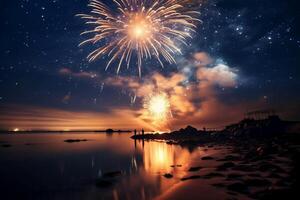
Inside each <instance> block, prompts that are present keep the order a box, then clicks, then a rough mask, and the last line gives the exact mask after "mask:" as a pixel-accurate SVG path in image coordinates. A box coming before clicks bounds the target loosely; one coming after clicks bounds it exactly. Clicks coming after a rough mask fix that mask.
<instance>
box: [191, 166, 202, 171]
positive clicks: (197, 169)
mask: <svg viewBox="0 0 300 200" xmlns="http://www.w3.org/2000/svg"><path fill="white" fill-rule="evenodd" d="M200 169H202V167H191V168H190V169H189V172H195V171H199V170H200Z"/></svg>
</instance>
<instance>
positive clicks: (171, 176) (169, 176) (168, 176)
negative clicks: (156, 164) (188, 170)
mask: <svg viewBox="0 0 300 200" xmlns="http://www.w3.org/2000/svg"><path fill="white" fill-rule="evenodd" d="M164 177H165V178H173V175H172V174H169V173H167V174H164Z"/></svg>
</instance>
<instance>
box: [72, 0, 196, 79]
mask: <svg viewBox="0 0 300 200" xmlns="http://www.w3.org/2000/svg"><path fill="white" fill-rule="evenodd" d="M113 2H114V4H115V5H116V7H117V10H114V11H113V10H111V9H110V8H108V7H107V6H106V5H105V4H104V3H102V2H100V1H97V0H91V1H90V3H89V4H88V6H89V7H90V8H91V13H90V14H79V15H77V16H80V17H81V18H83V19H85V20H86V24H91V25H93V26H94V29H92V30H88V31H85V32H83V33H82V34H91V38H89V39H87V40H85V41H83V42H82V43H81V44H80V45H79V46H81V45H83V44H86V43H92V44H93V45H95V46H97V49H95V50H94V51H93V52H91V53H90V54H89V55H88V56H87V58H88V60H89V61H90V62H91V61H94V60H95V59H97V58H99V57H102V56H108V57H109V61H108V63H107V65H106V68H105V70H106V69H107V68H108V67H109V66H110V65H111V64H112V63H114V62H116V63H117V73H118V72H119V70H120V68H121V66H122V65H123V64H126V65H127V68H129V65H130V62H131V60H133V58H135V59H136V61H135V62H137V66H138V69H139V75H140V76H141V67H142V61H143V60H146V59H152V58H154V59H156V60H157V61H158V62H159V63H160V65H161V66H162V67H163V62H162V58H163V59H164V60H165V61H167V62H168V63H170V64H172V63H175V59H174V55H175V54H176V53H181V50H180V48H179V47H178V44H182V43H183V44H185V45H187V42H186V40H187V39H188V38H191V32H194V31H195V28H196V25H195V24H196V22H197V21H199V20H198V19H197V18H196V16H197V15H199V13H198V12H196V11H192V10H190V9H189V8H185V7H184V6H183V5H181V4H180V3H178V2H180V1H178V0H113ZM182 2H184V1H182Z"/></svg>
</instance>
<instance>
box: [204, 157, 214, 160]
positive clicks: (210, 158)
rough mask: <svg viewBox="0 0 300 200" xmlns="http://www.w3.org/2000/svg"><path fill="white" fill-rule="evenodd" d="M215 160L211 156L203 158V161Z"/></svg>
mask: <svg viewBox="0 0 300 200" xmlns="http://www.w3.org/2000/svg"><path fill="white" fill-rule="evenodd" d="M213 159H214V158H213V157H211V156H204V157H202V158H201V160H213Z"/></svg>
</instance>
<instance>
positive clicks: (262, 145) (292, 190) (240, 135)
mask: <svg viewBox="0 0 300 200" xmlns="http://www.w3.org/2000/svg"><path fill="white" fill-rule="evenodd" d="M295 125H297V123H291V122H286V121H282V120H280V119H279V118H278V117H276V116H273V117H270V118H268V119H265V120H249V119H246V120H242V121H241V122H239V123H237V124H233V125H230V126H227V127H226V128H225V129H224V130H221V131H216V132H212V131H203V130H200V131H199V130H197V129H195V128H193V127H191V126H188V127H186V128H185V129H180V130H179V131H174V132H171V133H164V134H145V135H135V136H132V138H133V139H138V140H139V139H142V140H163V141H165V142H167V143H168V144H171V145H174V144H176V145H181V146H184V147H187V148H189V149H191V150H193V149H195V148H197V147H199V146H201V147H206V146H207V147H209V148H211V147H216V148H218V146H220V145H222V146H226V147H228V149H230V151H229V152H228V153H226V155H225V156H224V157H223V158H213V157H203V158H202V160H215V161H217V163H219V164H217V165H216V166H215V169H214V171H212V172H210V173H208V174H204V175H199V174H192V175H190V176H187V177H183V178H182V179H181V181H189V180H194V179H211V178H215V177H218V178H219V179H220V180H222V181H220V182H217V183H213V186H214V187H217V188H220V189H225V190H226V191H227V193H229V194H233V196H234V195H235V194H241V195H245V196H247V197H248V198H250V199H284V198H288V199H292V198H293V197H294V196H295V195H297V194H298V193H297V190H298V188H300V183H299V180H300V132H297V131H295V132H294V131H290V130H296V129H295V128H294V126H295ZM202 167H203V166H194V167H191V168H190V169H189V170H188V172H197V171H199V170H200V171H201V169H202ZM164 176H165V178H169V179H170V178H172V177H173V175H172V174H165V175H164Z"/></svg>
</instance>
